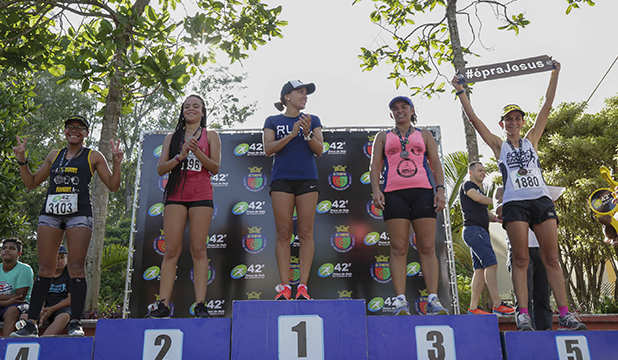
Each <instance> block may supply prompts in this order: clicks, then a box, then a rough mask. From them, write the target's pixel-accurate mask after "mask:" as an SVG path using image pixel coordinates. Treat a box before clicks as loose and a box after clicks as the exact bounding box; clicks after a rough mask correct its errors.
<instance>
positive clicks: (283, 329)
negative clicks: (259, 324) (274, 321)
mask: <svg viewBox="0 0 618 360" xmlns="http://www.w3.org/2000/svg"><path fill="white" fill-rule="evenodd" d="M278 335H279V359H280V360H323V359H324V326H323V323H322V318H321V317H319V316H318V315H290V316H284V315H282V316H279V319H278Z"/></svg>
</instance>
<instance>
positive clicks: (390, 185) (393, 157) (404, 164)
mask: <svg viewBox="0 0 618 360" xmlns="http://www.w3.org/2000/svg"><path fill="white" fill-rule="evenodd" d="M405 135H406V134H401V136H402V137H404V136H405ZM405 149H406V150H407V151H408V157H406V158H402V157H401V155H400V154H401V142H400V141H399V136H397V134H395V133H393V132H392V131H390V130H388V131H387V132H386V144H385V146H384V156H385V158H386V160H385V162H384V163H385V166H386V169H385V170H384V192H391V191H395V190H403V189H412V188H421V189H433V185H432V182H433V173H432V172H431V167H430V166H429V162H428V161H427V151H426V150H427V149H426V147H425V140H423V134H422V133H421V131H420V130H419V129H416V128H415V129H414V131H413V132H412V133H411V134H410V136H408V143H407V144H406V145H405Z"/></svg>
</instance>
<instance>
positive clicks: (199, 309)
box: [193, 301, 210, 319]
mask: <svg viewBox="0 0 618 360" xmlns="http://www.w3.org/2000/svg"><path fill="white" fill-rule="evenodd" d="M193 312H194V313H195V317H196V318H201V319H208V318H210V314H209V313H208V308H206V304H205V303H204V302H203V301H201V302H199V303H197V305H195V308H194V309H193Z"/></svg>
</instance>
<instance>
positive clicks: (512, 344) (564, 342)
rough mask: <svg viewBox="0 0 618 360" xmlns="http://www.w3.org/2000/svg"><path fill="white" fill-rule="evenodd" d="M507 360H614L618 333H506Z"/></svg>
mask: <svg viewBox="0 0 618 360" xmlns="http://www.w3.org/2000/svg"><path fill="white" fill-rule="evenodd" d="M502 341H503V343H502V345H503V348H504V353H505V357H504V359H505V360H506V359H508V360H530V359H544V360H591V359H592V360H615V359H616V358H618V356H617V355H616V342H617V341H618V331H520V332H516V331H507V332H505V333H503V336H502Z"/></svg>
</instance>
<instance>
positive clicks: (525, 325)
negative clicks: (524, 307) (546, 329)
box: [515, 313, 534, 331]
mask: <svg viewBox="0 0 618 360" xmlns="http://www.w3.org/2000/svg"><path fill="white" fill-rule="evenodd" d="M515 323H516V324H517V330H519V331H534V329H533V328H532V320H530V315H528V314H525V313H519V314H517V317H516V318H515Z"/></svg>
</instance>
